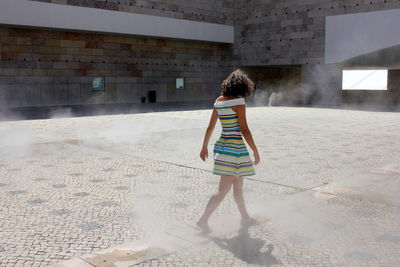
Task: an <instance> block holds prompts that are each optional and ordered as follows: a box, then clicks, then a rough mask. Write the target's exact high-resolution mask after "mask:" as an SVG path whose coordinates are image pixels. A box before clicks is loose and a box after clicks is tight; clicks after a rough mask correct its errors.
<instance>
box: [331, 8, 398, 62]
mask: <svg viewBox="0 0 400 267" xmlns="http://www.w3.org/2000/svg"><path fill="white" fill-rule="evenodd" d="M399 25H400V9H390V10H383V11H372V12H365V13H355V14H346V15H337V16H327V17H326V31H325V63H326V64H328V63H339V62H343V61H345V60H347V59H350V58H354V57H357V56H361V55H364V54H368V53H371V52H374V51H378V50H382V49H384V48H389V47H393V46H396V45H400V27H399Z"/></svg>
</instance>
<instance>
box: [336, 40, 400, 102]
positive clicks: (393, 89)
mask: <svg viewBox="0 0 400 267" xmlns="http://www.w3.org/2000/svg"><path fill="white" fill-rule="evenodd" d="M340 67H341V68H342V69H388V90H384V91H379V90H374V91H370V90H343V91H342V99H343V104H346V105H351V104H357V105H370V106H374V105H381V106H388V107H390V106H398V105H399V104H400V45H397V46H393V47H389V48H385V49H381V50H378V51H375V52H372V53H368V54H365V55H362V56H358V57H354V58H351V59H349V60H346V61H344V62H342V63H341V64H340ZM340 78H341V77H340Z"/></svg>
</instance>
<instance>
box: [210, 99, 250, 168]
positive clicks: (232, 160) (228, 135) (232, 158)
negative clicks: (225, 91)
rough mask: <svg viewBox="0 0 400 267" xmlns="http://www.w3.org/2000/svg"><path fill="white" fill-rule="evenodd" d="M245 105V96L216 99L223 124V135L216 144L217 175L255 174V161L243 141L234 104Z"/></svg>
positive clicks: (215, 166)
mask: <svg viewBox="0 0 400 267" xmlns="http://www.w3.org/2000/svg"><path fill="white" fill-rule="evenodd" d="M235 105H245V102H244V99H243V98H236V99H231V100H225V101H215V103H214V108H215V109H216V110H217V113H218V117H219V121H220V122H221V126H222V133H221V137H220V138H219V139H218V140H217V141H216V143H215V145H214V151H213V152H214V160H215V161H214V169H213V173H214V174H216V175H233V176H248V175H254V174H255V170H254V166H253V162H252V161H251V159H250V155H249V151H248V150H247V148H246V145H245V143H244V142H243V137H242V132H241V131H240V127H239V121H238V116H237V113H236V112H234V111H233V110H232V106H235Z"/></svg>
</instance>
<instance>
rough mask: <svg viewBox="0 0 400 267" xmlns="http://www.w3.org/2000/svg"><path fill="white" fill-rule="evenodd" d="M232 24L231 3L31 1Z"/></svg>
mask: <svg viewBox="0 0 400 267" xmlns="http://www.w3.org/2000/svg"><path fill="white" fill-rule="evenodd" d="M34 1H40V2H49V3H56V4H64V5H75V6H84V7H93V8H101V9H107V10H115V11H123V12H131V13H138V14H148V15H155V16H164V17H170V18H178V19H187V20H194V21H204V22H211V23H219V24H227V25H233V4H232V3H233V1H234V0H218V1H210V0H153V1H149V0H107V1H105V0H84V1H82V0H34Z"/></svg>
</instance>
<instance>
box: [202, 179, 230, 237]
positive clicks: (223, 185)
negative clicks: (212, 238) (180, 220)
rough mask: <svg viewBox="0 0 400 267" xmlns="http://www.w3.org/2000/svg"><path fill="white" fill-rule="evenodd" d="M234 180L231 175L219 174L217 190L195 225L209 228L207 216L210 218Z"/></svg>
mask: <svg viewBox="0 0 400 267" xmlns="http://www.w3.org/2000/svg"><path fill="white" fill-rule="evenodd" d="M234 180H235V177H233V176H221V180H220V181H219V187H218V191H217V192H216V193H215V194H214V195H213V196H212V197H211V198H210V200H209V201H208V203H207V206H206V208H205V210H204V213H203V215H202V216H201V218H200V220H199V221H198V222H197V225H198V226H199V227H201V228H203V229H205V230H209V227H208V218H210V216H211V214H212V213H213V212H214V210H215V209H216V208H217V207H218V205H219V204H220V203H221V201H222V200H223V199H224V197H225V196H226V194H227V193H228V192H229V190H231V187H232V183H233V181H234Z"/></svg>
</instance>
